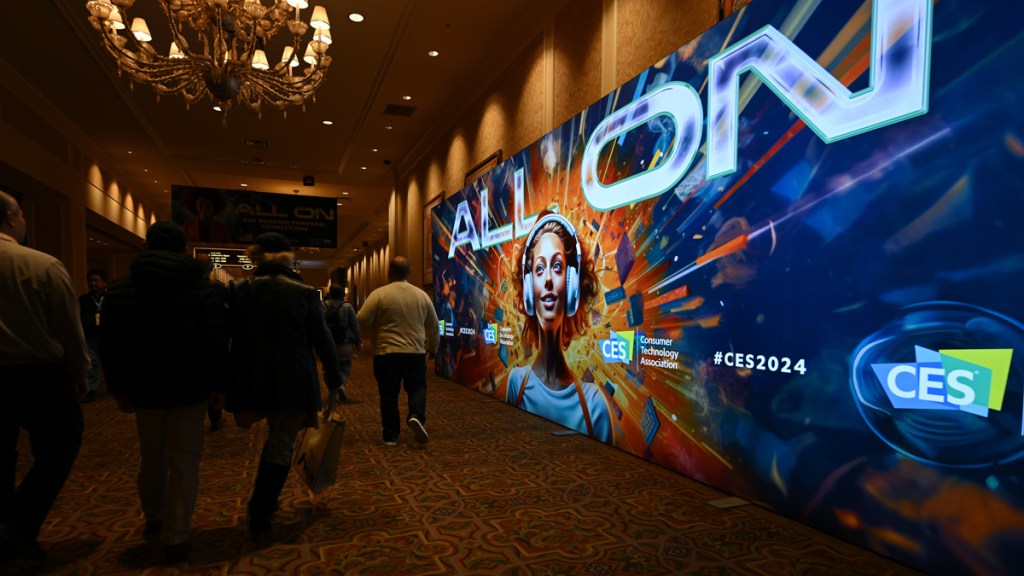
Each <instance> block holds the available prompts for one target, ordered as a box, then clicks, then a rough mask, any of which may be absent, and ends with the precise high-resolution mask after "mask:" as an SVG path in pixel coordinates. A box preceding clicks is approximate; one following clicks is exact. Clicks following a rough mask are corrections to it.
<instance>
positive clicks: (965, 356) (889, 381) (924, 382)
mask: <svg viewBox="0 0 1024 576" xmlns="http://www.w3.org/2000/svg"><path fill="white" fill-rule="evenodd" d="M914 348H915V355H916V358H915V360H916V361H915V362H913V363H901V364H872V365H871V368H872V370H874V372H875V376H877V377H878V380H879V382H881V384H882V388H883V389H884V390H885V393H886V395H888V396H889V401H890V402H892V406H893V408H896V409H897V410H961V411H964V412H968V413H971V414H976V415H978V416H984V417H986V418H987V417H988V411H989V410H990V409H991V410H999V409H1001V408H1002V407H1003V396H1004V395H1005V393H1006V381H1007V379H1008V378H1009V374H1010V360H1011V358H1012V356H1013V349H1012V348H1011V349H995V350H939V351H935V350H929V349H927V348H922V347H921V346H915V347H914Z"/></svg>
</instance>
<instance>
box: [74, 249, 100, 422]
mask: <svg viewBox="0 0 1024 576" xmlns="http://www.w3.org/2000/svg"><path fill="white" fill-rule="evenodd" d="M85 279H86V281H87V282H88V283H89V291H88V292H86V293H85V294H82V295H81V296H79V297H78V309H79V310H80V311H81V314H82V331H83V332H85V344H86V346H88V348H89V362H90V363H91V364H90V366H89V372H88V373H87V374H86V375H87V376H88V378H89V392H88V394H86V395H85V398H84V399H83V400H82V403H83V404H88V403H89V402H92V401H93V400H95V399H96V389H97V388H99V387H100V353H99V342H100V312H101V311H102V310H103V298H104V296H106V294H107V274H106V273H105V272H103V270H99V269H97V268H93V269H92V270H89V271H88V272H86V273H85Z"/></svg>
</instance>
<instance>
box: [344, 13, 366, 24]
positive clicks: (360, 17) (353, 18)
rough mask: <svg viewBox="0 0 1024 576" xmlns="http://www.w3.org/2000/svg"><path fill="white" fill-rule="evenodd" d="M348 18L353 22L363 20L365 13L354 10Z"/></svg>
mask: <svg viewBox="0 0 1024 576" xmlns="http://www.w3.org/2000/svg"><path fill="white" fill-rule="evenodd" d="M348 19H349V20H351V21H353V22H362V21H363V20H364V18H363V15H362V14H360V13H358V12H353V13H351V14H349V15H348Z"/></svg>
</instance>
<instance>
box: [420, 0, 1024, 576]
mask: <svg viewBox="0 0 1024 576" xmlns="http://www.w3.org/2000/svg"><path fill="white" fill-rule="evenodd" d="M895 1H896V0H878V2H877V3H878V4H879V5H881V4H885V3H887V2H895ZM899 1H904V0H899ZM926 5H930V10H931V12H930V18H931V22H930V28H928V37H927V41H928V45H929V46H930V55H929V65H928V77H927V86H928V93H927V97H928V101H927V110H926V112H925V113H923V114H920V115H917V116H914V117H907V118H903V119H900V120H898V121H893V122H891V123H889V124H888V125H885V126H880V127H877V128H873V129H871V130H868V131H865V132H864V133H861V134H858V135H856V136H852V137H848V138H844V139H840V140H837V141H833V142H830V143H826V142H825V141H824V140H823V139H822V138H821V137H820V136H819V135H818V134H817V133H815V131H814V130H812V129H810V127H809V126H808V125H807V123H806V122H805V121H804V120H803V119H801V117H800V116H799V115H797V114H795V113H794V112H793V110H792V109H791V108H790V107H788V106H787V105H786V103H784V102H783V100H782V99H781V98H780V97H779V95H778V94H777V93H776V92H775V91H774V90H771V89H769V88H768V87H766V86H765V85H764V83H763V82H761V81H760V80H758V79H757V78H756V77H755V75H754V74H752V73H749V72H748V73H744V74H743V75H742V77H741V78H740V83H739V84H740V87H739V94H738V103H739V111H738V125H737V132H736V136H737V150H736V160H737V170H736V171H735V172H734V173H732V174H729V175H726V176H721V177H717V178H710V179H709V178H708V172H707V167H706V157H705V154H706V149H707V139H708V132H709V125H708V120H707V118H703V125H702V126H701V130H700V134H701V141H700V142H699V143H698V146H697V147H696V148H695V150H697V152H696V153H695V159H694V161H693V162H692V164H691V165H690V167H689V168H688V169H687V171H686V172H685V173H684V174H683V175H682V176H681V177H680V178H678V179H677V180H676V181H674V182H672V183H671V186H670V187H668V188H667V189H666V190H664V191H660V192H659V191H658V190H653V191H651V192H652V195H651V196H650V197H648V198H645V199H641V200H638V201H634V202H628V203H625V204H623V205H621V206H619V207H617V208H613V209H605V208H601V209H599V208H595V206H594V205H593V204H592V203H591V202H588V198H587V197H586V196H585V194H584V183H583V180H584V178H585V177H586V170H584V167H583V163H584V162H583V159H584V156H586V154H587V153H588V151H587V150H586V148H587V145H588V142H589V141H590V139H591V136H592V135H593V134H594V131H595V130H596V129H597V127H598V126H599V125H600V124H601V122H602V121H603V120H604V119H605V118H608V117H609V116H610V115H612V114H614V113H615V112H616V111H620V110H624V109H625V108H626V107H628V106H630V104H631V103H633V102H637V101H640V100H641V99H642V98H644V96H645V95H648V94H651V93H652V92H653V91H654V90H657V89H658V88H660V87H663V86H665V85H666V84H668V83H673V82H675V83H685V84H686V85H688V86H690V87H692V89H693V90H694V91H695V93H696V94H697V96H698V97H699V100H700V102H702V104H703V106H704V110H709V109H711V106H710V105H709V104H708V100H707V99H708V80H709V78H708V70H709V60H710V59H711V58H712V57H714V56H716V55H718V54H721V53H722V52H723V51H726V50H728V48H729V47H730V46H732V45H734V44H736V43H737V42H739V41H740V40H742V39H744V38H747V37H748V36H750V35H751V34H753V33H755V32H757V31H759V30H761V29H763V28H764V27H765V26H769V25H770V26H772V27H773V28H774V29H776V30H778V31H780V32H781V33H782V34H784V35H785V36H786V37H787V38H788V39H789V40H791V41H792V42H793V44H795V45H796V46H797V47H798V48H799V49H800V50H802V51H803V52H804V53H805V54H807V56H809V57H810V58H811V59H812V60H814V61H815V62H816V63H817V64H818V65H820V66H821V67H822V68H824V69H825V70H827V71H828V72H829V73H830V74H831V75H832V76H834V77H835V78H836V79H837V80H839V81H840V82H841V83H842V84H844V85H845V86H846V87H847V88H848V89H849V90H850V91H851V92H853V93H860V92H861V91H864V90H866V89H868V88H869V87H870V83H871V65H870V64H871V54H870V51H871V36H872V18H873V9H876V8H877V7H876V6H875V5H874V4H873V3H872V2H809V1H793V0H790V1H783V2H767V1H761V2H753V3H751V4H750V5H749V6H748V7H747V8H745V9H743V10H740V11H739V12H738V13H736V14H735V15H733V16H732V17H730V18H728V19H726V20H724V21H723V22H721V23H720V24H719V25H717V26H715V27H714V28H712V29H710V30H708V31H707V32H706V33H705V34H703V35H702V36H700V37H699V38H697V39H696V40H694V41H693V42H691V43H689V44H687V45H685V46H683V47H681V48H679V49H678V50H676V51H675V52H673V53H672V54H670V55H669V56H668V57H667V58H665V59H664V60H663V61H661V62H659V63H658V64H657V65H655V66H653V67H651V68H650V69H648V70H646V71H644V72H643V73H641V74H640V75H639V76H637V77H636V78H634V79H633V80H630V81H629V82H627V83H626V84H624V85H623V86H621V87H620V88H619V89H617V90H616V91H614V92H612V93H611V94H608V95H606V96H605V97H603V98H601V99H600V100H599V101H597V102H595V103H594V104H592V105H591V106H589V107H588V108H587V109H586V110H583V111H582V112H581V113H580V114H578V115H577V116H575V117H573V118H572V119H570V120H569V121H567V122H566V123H564V124H562V125H561V126H559V127H557V128H556V129H555V130H553V131H552V132H550V133H549V134H547V135H545V136H544V137H543V138H541V139H540V140H538V141H537V142H535V143H534V144H532V145H530V146H529V147H527V148H526V149H524V150H522V151H520V152H518V153H516V154H514V155H513V156H511V157H510V158H509V159H508V160H507V161H505V162H504V163H502V164H500V165H499V166H498V167H497V168H495V169H494V170H493V171H491V172H490V173H488V174H487V175H485V176H484V177H482V178H481V179H480V180H478V181H477V182H476V183H474V184H473V185H472V186H469V187H467V188H465V189H463V190H462V191H460V192H459V193H458V194H455V195H453V196H452V197H450V198H448V199H446V200H445V201H444V202H443V203H442V204H441V205H439V206H438V207H437V208H436V209H435V210H434V212H433V215H432V232H433V240H432V242H433V262H432V264H433V270H434V290H435V302H436V303H437V306H438V314H439V317H440V318H441V319H442V320H444V321H445V322H446V326H454V327H455V329H454V331H451V332H450V333H449V335H448V336H445V337H444V338H443V339H442V347H441V351H440V354H439V357H438V364H437V369H438V370H439V371H440V372H441V373H442V374H443V375H445V376H447V377H450V378H452V379H454V380H455V381H457V382H460V383H463V384H465V385H467V386H470V387H473V388H475V389H477V390H479V391H481V392H483V393H486V394H491V395H493V396H495V397H496V398H501V399H505V394H504V393H505V387H506V385H507V380H508V376H509V373H510V371H511V370H512V369H513V368H516V367H518V366H524V365H526V364H528V363H529V362H530V361H531V359H532V358H533V357H534V355H535V354H536V351H535V350H532V349H531V348H530V346H527V345H526V344H525V343H524V340H523V335H522V330H523V326H524V325H525V321H524V313H523V304H522V302H521V301H520V300H519V298H518V296H517V294H518V292H517V290H516V285H515V282H516V280H515V271H516V267H517V266H518V262H519V259H518V258H519V252H518V247H519V245H520V244H521V242H522V237H523V236H525V234H526V232H527V231H528V230H517V229H515V224H516V223H517V218H519V219H523V218H526V219H528V218H529V216H530V215H535V214H537V213H539V212H540V211H541V210H544V209H549V208H554V209H557V211H558V212H559V213H561V214H562V215H564V216H565V217H566V218H568V219H569V220H570V221H571V222H572V223H573V225H574V226H575V227H576V229H577V230H578V232H579V239H580V242H581V243H583V244H584V245H585V246H586V247H587V249H588V250H589V251H590V254H591V255H592V256H593V258H594V261H595V266H596V271H597V277H598V280H599V283H600V294H599V296H598V297H597V298H596V299H595V300H593V301H591V302H590V303H589V304H588V305H587V306H586V307H585V308H584V307H582V305H581V310H580V312H579V313H580V314H586V315H588V318H589V324H590V329H589V331H588V332H586V333H585V334H582V335H579V336H578V337H577V338H575V339H574V340H573V341H572V343H571V344H570V345H569V346H568V349H567V350H566V358H567V360H568V362H569V364H570V368H571V369H572V371H573V373H574V374H575V375H576V377H577V378H578V379H580V380H581V381H584V382H591V383H594V384H596V385H597V386H599V387H600V390H601V394H602V396H603V398H604V401H605V402H606V403H607V406H608V408H609V410H608V412H609V414H611V419H612V427H613V434H612V436H613V437H612V442H611V443H612V444H613V445H614V446H616V447H618V448H620V449H622V450H626V451H629V452H631V453H633V454H636V455H637V456H640V457H643V458H647V459H649V460H651V461H652V462H656V463H658V464H660V465H662V466H665V467H667V468H670V469H673V470H676V471H678V472H679V473H681V474H685V475H687V476H690V477H693V478H696V479H698V480H701V481H703V482H707V483H709V484H711V485H714V486H717V487H719V488H722V489H723V490H726V491H729V492H731V493H734V494H737V495H739V496H742V497H744V498H748V499H751V500H754V501H757V502H760V503H764V504H765V505H768V506H770V507H772V508H774V509H775V510H778V511H779V512H781V513H783V514H787V515H789V516H792V517H794V518H796V519H798V520H801V521H803V522H806V523H808V524H811V525H813V526H815V527H816V528H819V529H821V530H824V531H827V532H830V533H832V534H835V535H837V536H839V537H842V538H844V539H847V540H849V541H851V542H853V543H856V544H858V545H861V546H864V547H867V548H870V549H873V550H876V551H878V552H880V553H883V554H886V555H888V556H891V557H893V558H896V559H898V560H901V561H903V562H906V563H908V564H910V565H913V566H915V567H918V568H920V569H922V570H925V571H927V572H930V573H936V574H1012V573H1016V572H1018V571H1019V567H1020V566H1024V488H1022V482H1024V460H1022V458H1021V456H1022V447H1024V436H1022V433H1024V329H1022V319H1024V297H1022V296H1021V294H1024V291H1022V290H1021V288H1020V287H1021V286H1022V285H1024V232H1022V223H1024V106H1022V105H1021V102H1024V76H1022V75H1021V74H1019V73H1018V72H1017V71H1018V69H1019V67H1020V63H1021V62H1024V26H1022V24H1021V22H1022V16H1024V8H1022V7H1021V5H1020V4H1019V3H1018V2H1014V1H1010V0H971V1H966V0H939V1H938V2H935V3H934V4H932V3H926ZM918 40H920V39H918ZM908 41H909V40H907V39H905V38H903V39H901V40H900V42H896V43H894V44H893V45H892V46H891V47H890V48H889V49H891V50H897V51H900V50H903V51H905V50H906V42H908ZM902 54H903V52H898V53H896V55H897V56H900V55H902ZM812 96H813V95H812ZM678 126H679V125H678V124H677V123H675V122H673V121H672V119H671V118H670V117H667V116H666V115H655V116H654V117H652V118H651V119H650V120H649V121H647V122H644V123H641V124H640V125H637V126H635V127H633V128H631V129H629V130H627V131H625V132H623V133H622V134H621V135H619V136H618V137H617V138H614V139H612V140H611V141H610V142H609V143H608V144H607V145H604V146H602V147H601V148H600V150H599V151H598V153H597V156H596V170H597V174H598V177H599V179H600V182H601V184H602V185H604V186H608V187H610V188H611V189H614V186H615V184H616V183H620V182H626V181H628V180H629V179H630V178H636V177H641V176H643V175H645V174H652V173H654V172H655V171H657V170H659V169H664V165H663V164H662V163H663V162H666V160H665V159H666V158H667V157H670V156H671V155H672V153H673V151H675V150H676V149H677V148H682V147H686V146H689V145H690V143H688V141H687V139H688V138H692V137H693V135H694V134H693V133H692V132H691V133H687V134H681V133H680V130H679V128H678ZM589 153H590V154H593V151H590V152H589ZM517 172H519V173H520V174H521V175H522V181H523V185H522V188H521V194H522V202H521V206H520V208H521V210H522V212H521V213H520V214H518V216H517V214H516V209H517V208H516V205H517V200H516V183H515V182H516V174H517ZM484 198H486V200H487V201H486V202H483V201H482V200H483V199H484ZM483 204H486V205H487V212H486V213H485V214H481V213H480V211H481V207H482V205H483ZM460 205H461V206H462V210H463V214H464V215H465V214H469V215H470V216H471V217H470V218H468V219H460V218H459V216H458V214H459V210H460ZM508 225H512V226H513V229H512V231H511V232H508V233H507V237H505V238H504V239H502V238H501V237H500V235H498V236H494V233H495V231H500V230H501V229H502V227H503V226H508ZM470 229H472V232H474V233H475V234H476V236H477V238H476V239H477V240H478V245H477V246H474V245H473V242H472V241H468V240H466V239H467V238H468V237H469V236H467V235H470V236H471V235H472V234H470ZM485 232H487V233H488V234H491V236H487V235H486V234H485ZM488 238H490V239H491V240H494V241H493V243H489V242H488ZM495 239H496V240H495ZM494 325H496V326H494ZM461 328H469V329H470V330H465V331H463V330H461ZM485 331H492V332H489V334H492V335H493V334H495V333H496V339H495V340H494V341H487V340H485V335H484V333H485ZM625 334H632V335H633V336H635V338H634V343H633V346H634V348H633V349H632V350H631V352H632V356H631V360H630V361H626V362H623V361H621V360H620V358H619V356H620V355H619V354H617V353H616V354H615V355H614V358H613V357H611V356H609V354H611V352H610V349H609V348H607V344H605V343H607V342H615V341H619V340H620V339H621V338H623V337H624V336H623V335H625ZM652 342H654V343H652ZM603 348H604V349H603ZM919 349H923V350H926V351H932V352H934V353H935V355H936V356H934V357H932V356H927V355H926V356H918V354H919V353H923V352H920V350H919ZM940 351H948V352H949V353H948V354H946V353H945V352H940ZM964 351H967V352H964ZM978 351H980V352H978ZM990 351H1008V352H999V353H993V352H990ZM942 354H946V356H945V357H946V358H947V359H949V358H952V360H949V362H951V363H950V366H954V365H956V366H959V367H961V368H964V369H965V370H966V371H967V372H969V373H971V374H972V376H970V377H971V378H973V377H975V376H973V374H975V373H977V377H978V378H981V377H983V373H984V370H975V369H973V368H970V366H981V368H983V369H988V368H986V367H985V366H984V365H982V364H981V363H978V362H969V361H966V360H964V361H963V362H961V361H960V360H958V359H957V358H958V357H960V356H964V357H970V355H971V354H982V355H983V356H982V357H985V358H988V357H989V356H988V355H991V354H997V355H998V354H1002V355H1003V356H1001V357H1007V358H1008V360H1007V363H1006V367H1005V370H1002V369H1000V368H996V369H995V371H994V372H992V374H989V378H990V379H998V378H996V376H998V374H999V372H1000V370H1002V373H1003V374H1004V375H1005V390H1004V391H1003V392H1002V397H1001V402H999V403H998V409H997V408H994V407H992V402H989V401H988V400H985V403H984V404H985V406H983V407H986V409H985V410H982V409H981V408H972V409H970V410H960V409H956V410H939V409H927V410H922V409H914V408H913V407H908V406H910V405H909V404H908V405H904V406H902V407H896V406H894V404H893V402H892V399H891V394H889V393H887V391H886V389H885V381H884V379H880V378H879V376H878V372H877V371H876V370H875V369H874V368H873V366H884V365H893V366H896V365H907V364H914V363H916V362H919V363H921V364H928V365H929V366H931V367H933V368H934V367H936V366H942V360H941V358H942V357H943V356H942ZM965 355H966V356H965ZM1007 355H1008V356H1007ZM935 358H939V360H935ZM936 362H937V364H936ZM932 365H934V366H932ZM936 369H938V368H936ZM942 370H946V369H945V368H942ZM950 370H952V368H951V369H950ZM967 372H964V373H963V374H962V375H963V377H964V378H967V377H968V376H967V375H966V374H967ZM993 374H994V375H996V376H993ZM932 385H933V384H930V383H929V382H925V384H924V386H925V391H924V392H923V393H925V394H927V393H928V390H930V388H928V387H929V386H932ZM935 385H936V386H937V385H938V384H935ZM900 386H902V387H903V388H901V390H903V392H904V393H908V394H909V392H907V391H908V390H912V387H909V385H907V384H906V381H904V380H900ZM978 389H979V390H981V388H978ZM890 392H891V390H890ZM986 393H987V392H986ZM914 394H915V395H917V396H920V394H922V391H921V390H917V391H914ZM951 406H952V404H951ZM928 408H932V406H928ZM982 412H984V413H982Z"/></svg>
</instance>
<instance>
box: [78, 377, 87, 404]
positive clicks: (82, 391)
mask: <svg viewBox="0 0 1024 576" xmlns="http://www.w3.org/2000/svg"><path fill="white" fill-rule="evenodd" d="M88 393H89V379H88V378H86V377H85V376H82V377H81V378H78V379H76V380H75V394H76V395H77V396H78V401H79V402H81V401H82V400H85V395H86V394H88Z"/></svg>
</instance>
